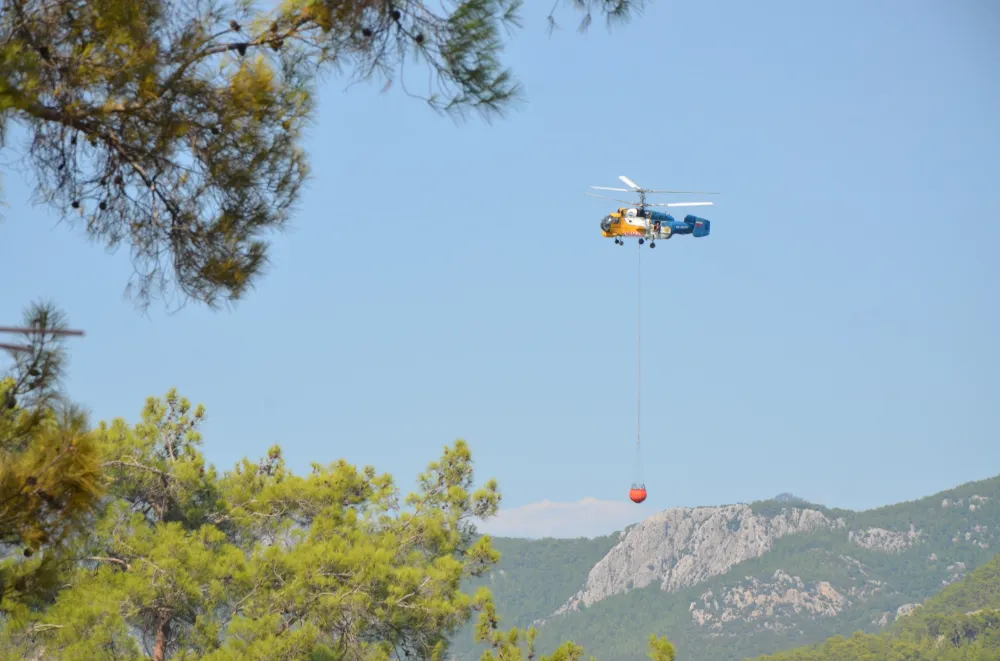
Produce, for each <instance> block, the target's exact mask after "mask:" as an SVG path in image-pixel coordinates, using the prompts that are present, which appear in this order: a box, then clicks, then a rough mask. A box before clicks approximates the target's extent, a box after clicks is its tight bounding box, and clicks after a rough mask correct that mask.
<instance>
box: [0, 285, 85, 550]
mask: <svg viewBox="0 0 1000 661" xmlns="http://www.w3.org/2000/svg"><path fill="white" fill-rule="evenodd" d="M24 327H25V328H28V329H30V331H29V332H26V333H24V341H25V342H26V346H28V347H29V348H30V350H29V351H25V352H17V353H16V354H15V356H16V357H15V358H14V361H13V368H12V369H11V370H10V372H9V373H8V374H7V375H6V376H4V377H2V378H0V544H3V545H20V546H25V547H27V550H26V551H25V553H26V555H29V556H30V555H31V553H33V552H35V551H37V550H38V549H39V548H41V547H42V546H44V545H47V544H58V543H59V541H60V540H63V539H65V538H66V537H67V535H69V534H71V533H72V532H74V531H76V530H77V529H78V528H79V526H80V525H81V524H82V523H83V521H84V520H85V518H86V516H87V515H88V514H89V513H90V512H91V510H92V507H93V506H94V505H95V504H96V502H97V499H98V498H99V497H100V493H101V492H100V464H99V458H98V454H97V447H96V444H95V443H94V440H93V437H92V434H91V433H90V431H89V428H88V423H87V417H86V415H85V414H84V413H83V412H82V411H81V410H80V409H79V408H77V407H76V406H74V405H73V404H71V403H69V402H68V401H67V400H66V399H65V398H64V397H63V395H62V394H61V392H60V380H61V377H62V375H63V371H64V367H65V362H66V352H65V347H64V346H63V343H62V338H61V337H60V336H58V335H55V334H53V332H52V331H57V330H61V329H64V328H65V321H64V316H63V315H62V313H60V312H59V311H58V310H57V309H55V308H54V307H52V306H51V305H45V304H35V305H32V306H30V307H29V308H28V310H27V311H26V312H25V319H24Z"/></svg>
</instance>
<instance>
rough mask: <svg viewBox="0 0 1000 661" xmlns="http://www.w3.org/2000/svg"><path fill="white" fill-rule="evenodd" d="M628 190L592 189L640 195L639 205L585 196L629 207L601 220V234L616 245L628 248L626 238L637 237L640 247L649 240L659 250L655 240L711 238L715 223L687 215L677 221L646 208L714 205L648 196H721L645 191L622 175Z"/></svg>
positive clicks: (651, 245)
mask: <svg viewBox="0 0 1000 661" xmlns="http://www.w3.org/2000/svg"><path fill="white" fill-rule="evenodd" d="M618 178H619V179H620V180H621V181H622V182H623V183H624V184H625V185H626V186H628V188H611V187H608V186H591V188H593V189H595V190H610V191H619V192H623V193H638V195H639V202H638V203H636V202H634V201H630V200H619V199H617V198H612V197H605V196H604V195H597V194H595V193H586V194H587V195H590V196H592V197H599V198H602V199H605V200H614V201H615V202H623V203H625V204H627V205H629V206H627V207H619V208H618V210H617V211H613V212H611V213H609V214H608V215H606V216H605V217H604V218H602V219H601V234H603V235H604V236H605V237H607V238H614V240H615V243H616V244H618V245H620V246H623V245H625V237H630V236H631V237H638V239H639V245H642V244H643V243H645V242H646V239H649V247H650V248H655V247H656V239H662V240H664V241H666V240H668V239H670V238H671V237H672V236H673V235H674V234H691V235H693V236H694V237H695V238H699V239H700V238H702V237H705V236H708V235H709V232H711V229H712V223H711V222H710V221H708V220H706V219H704V218H699V217H698V216H695V215H692V214H688V215H687V216H685V217H684V220H676V219H675V218H674V217H673V216H671V215H670V214H669V213H663V212H661V211H651V210H648V209H647V208H646V207H704V206H712V203H711V202H646V195H648V194H651V193H675V194H696V195H718V193H708V192H703V191H702V192H699V191H672V190H651V189H648V188H642V187H641V186H639V185H637V184H636V183H635V182H634V181H632V180H631V179H629V178H628V177H626V176H624V175H622V176H619V177H618Z"/></svg>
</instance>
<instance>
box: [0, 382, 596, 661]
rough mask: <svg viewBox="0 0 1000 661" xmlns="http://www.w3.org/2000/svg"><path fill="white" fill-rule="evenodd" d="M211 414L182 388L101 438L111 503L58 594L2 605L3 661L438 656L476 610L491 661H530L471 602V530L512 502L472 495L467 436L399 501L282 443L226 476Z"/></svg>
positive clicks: (563, 659) (391, 489)
mask: <svg viewBox="0 0 1000 661" xmlns="http://www.w3.org/2000/svg"><path fill="white" fill-rule="evenodd" d="M204 418H205V410H204V408H203V407H200V406H199V407H193V406H192V405H191V404H190V402H188V401H187V400H185V399H184V398H182V397H180V396H179V395H178V394H177V393H176V392H175V391H170V392H169V393H167V395H166V396H165V397H164V398H150V399H149V400H148V401H147V403H146V406H145V408H144V410H143V413H142V418H141V420H140V421H139V422H138V423H136V424H132V425H130V424H127V423H126V422H125V421H124V420H121V419H117V420H114V421H112V422H110V423H103V422H102V423H101V424H100V425H99V426H98V427H97V428H96V429H95V430H94V432H93V437H94V439H95V443H96V445H97V446H98V450H99V452H100V456H101V457H102V458H103V467H104V469H105V471H106V473H105V477H106V489H107V494H108V497H107V498H105V499H104V500H103V502H102V503H101V506H100V508H99V511H98V515H97V519H96V521H95V523H94V524H93V525H92V526H91V527H90V528H89V530H88V531H87V532H86V533H85V534H81V535H79V536H78V537H77V539H76V542H75V544H74V546H73V549H72V550H73V553H74V554H75V555H74V559H75V565H74V566H73V567H71V568H69V569H68V570H67V571H66V573H65V574H64V575H63V579H62V581H63V583H64V588H63V589H62V590H61V591H59V592H58V594H57V595H55V597H54V598H53V599H51V600H49V603H46V604H42V607H36V608H32V609H29V608H19V609H8V614H7V624H6V626H5V627H2V629H0V650H3V653H4V654H6V655H7V657H5V658H44V659H52V660H60V661H61V660H64V659H65V660H69V659H140V658H152V659H155V660H156V661H165V660H166V659H199V660H201V661H230V660H231V661H237V660H238V659H240V660H242V659H251V660H252V659H258V660H260V661H264V660H267V661H282V660H292V659H295V660H301V659H330V660H333V659H343V660H347V659H351V660H358V661H368V660H371V661H376V660H379V661H382V660H388V659H404V658H406V659H428V660H436V661H443V660H444V658H445V653H446V652H447V649H448V642H449V640H450V638H451V636H453V635H454V634H455V632H457V631H459V629H460V628H461V627H462V625H464V624H465V622H466V621H468V620H469V619H470V618H471V617H473V616H474V615H475V614H476V613H477V612H478V613H480V616H479V627H478V631H477V634H478V638H479V639H480V640H481V641H482V642H484V643H485V644H486V646H487V649H486V651H485V652H484V656H483V658H484V659H493V660H497V661H499V660H500V659H504V660H506V661H515V660H517V659H525V660H527V659H533V658H536V657H535V656H534V651H533V649H531V646H532V640H533V637H534V635H535V634H534V631H533V630H528V631H521V630H519V629H516V628H514V629H511V630H509V631H503V630H501V629H500V626H499V624H500V618H499V616H498V615H497V613H496V609H495V607H494V605H493V601H492V597H491V595H490V593H489V590H487V589H485V588H481V589H480V590H479V591H478V592H476V593H475V594H469V593H467V592H465V591H463V589H462V584H463V582H464V581H465V580H466V579H468V578H469V577H473V576H477V575H481V574H482V573H483V572H485V571H486V570H488V569H489V568H490V567H492V566H493V565H494V564H495V563H496V562H497V561H498V559H499V554H498V553H497V552H496V550H495V549H493V547H492V544H491V539H490V537H489V536H481V535H479V534H478V532H477V531H476V528H475V525H474V523H473V521H474V520H475V519H485V518H489V517H490V516H492V515H494V514H495V513H496V510H497V507H498V505H499V502H500V498H501V497H500V493H499V491H498V489H497V485H496V483H495V482H494V481H493V480H489V481H487V482H486V484H485V485H483V486H482V487H481V488H478V489H476V488H474V485H473V469H472V460H471V454H470V451H469V448H468V446H467V445H466V443H465V442H464V441H457V442H456V443H455V444H454V445H452V446H449V447H446V448H445V450H444V453H443V456H442V457H441V458H440V460H438V461H436V462H433V463H431V464H430V466H429V467H428V469H427V470H426V471H425V472H424V473H423V474H422V475H421V476H420V478H419V488H418V489H417V491H416V492H415V493H412V494H410V495H409V496H408V497H407V498H405V499H402V498H401V496H400V494H399V492H398V489H397V488H396V486H395V484H394V482H393V480H392V478H391V477H390V476H388V475H384V474H383V475H379V474H376V472H375V470H374V469H373V468H371V467H367V468H365V469H363V470H359V469H357V468H356V467H354V466H352V465H350V464H348V463H347V462H346V461H344V460H340V461H337V462H334V463H333V464H331V465H319V464H313V465H312V467H311V470H310V471H309V472H308V473H307V474H305V475H297V474H295V473H293V472H292V471H291V470H289V468H288V467H287V466H286V464H285V461H284V458H283V456H282V452H281V450H280V448H278V447H277V446H275V447H272V448H271V449H270V450H269V451H268V454H267V456H266V457H264V458H263V459H261V460H260V461H257V462H253V461H250V460H248V459H244V460H243V461H241V462H240V463H239V464H238V465H237V466H236V467H235V468H234V469H233V470H231V471H228V472H225V473H220V472H218V471H217V470H216V469H215V468H214V467H212V466H211V465H209V464H208V463H207V462H206V461H205V458H204V456H203V454H202V452H201V443H202V437H201V433H200V431H199V427H200V424H201V422H202V421H203V420H204ZM525 644H527V646H528V649H527V651H525V649H524V645H525ZM582 652H583V651H582V649H581V648H579V646H577V645H574V644H572V643H565V644H563V645H562V646H561V647H559V648H558V649H557V650H556V651H555V652H553V654H552V655H550V656H548V657H541V658H542V659H544V660H547V661H571V660H575V659H580V658H582V657H581V655H582Z"/></svg>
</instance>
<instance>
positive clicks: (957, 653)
mask: <svg viewBox="0 0 1000 661" xmlns="http://www.w3.org/2000/svg"><path fill="white" fill-rule="evenodd" d="M842 659H851V660H852V661H972V660H973V659H975V660H976V661H997V660H998V659H1000V555H996V556H994V558H993V559H992V560H991V561H990V562H988V563H987V564H986V565H984V566H982V567H980V568H979V569H977V570H976V571H974V572H972V573H971V574H969V575H968V576H966V577H965V578H964V579H963V580H962V581H961V582H959V583H956V584H953V585H950V586H948V587H947V588H945V589H944V590H942V591H941V593H940V594H938V595H937V596H935V597H932V598H931V599H930V600H928V601H927V602H926V603H925V604H923V605H922V606H920V607H918V608H916V609H915V610H914V611H913V612H912V614H909V615H906V616H905V617H901V618H900V619H899V620H898V621H897V622H896V624H894V625H893V626H892V627H891V628H890V629H889V630H887V631H885V632H884V633H881V634H874V635H873V634H865V633H862V632H857V633H855V634H854V635H852V636H850V637H843V636H837V637H834V638H831V639H829V640H827V641H825V642H824V643H822V644H820V645H816V646H811V647H806V648H800V649H795V650H790V651H787V652H781V653H778V654H774V655H771V656H761V657H759V658H758V659H757V660H756V661H841V660H842Z"/></svg>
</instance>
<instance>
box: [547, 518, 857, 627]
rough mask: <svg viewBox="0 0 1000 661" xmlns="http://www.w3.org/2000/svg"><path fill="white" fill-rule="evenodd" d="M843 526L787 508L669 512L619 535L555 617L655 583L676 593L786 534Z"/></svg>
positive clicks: (752, 555)
mask: <svg viewBox="0 0 1000 661" xmlns="http://www.w3.org/2000/svg"><path fill="white" fill-rule="evenodd" d="M844 525H845V523H844V520H843V519H830V518H827V517H826V516H825V515H824V514H822V513H821V512H819V511H817V510H813V509H800V508H791V509H785V510H784V511H782V512H781V513H780V514H778V515H777V516H765V515H760V514H755V513H754V512H753V510H752V509H751V508H750V506H749V505H729V506H724V507H695V508H686V507H682V508H675V509H669V510H666V511H664V512H661V513H659V514H656V515H654V516H651V517H650V518H648V519H646V520H645V521H643V522H642V523H641V524H639V525H637V526H635V527H633V528H631V529H630V530H628V531H627V532H625V533H623V535H622V540H621V541H620V542H619V543H618V544H617V545H616V546H615V547H614V548H613V549H611V551H610V552H609V553H608V554H607V555H606V556H605V557H604V558H602V559H601V561H600V562H598V563H597V564H596V565H595V566H594V568H593V569H592V570H591V571H590V575H589V576H588V577H587V583H586V585H584V587H583V588H582V589H581V590H580V591H579V592H578V593H576V594H575V595H573V596H572V597H571V598H570V599H569V600H568V601H567V602H566V603H565V604H564V605H563V606H562V607H561V608H560V609H559V610H557V611H556V613H555V614H557V615H558V614H561V613H565V612H568V611H574V610H578V609H579V607H580V605H581V604H582V605H583V606H590V605H592V604H594V603H596V602H598V601H600V600H602V599H606V598H608V597H610V596H612V595H616V594H621V593H624V592H628V591H629V590H631V589H634V588H644V587H646V586H647V585H649V584H651V583H655V582H658V583H659V585H660V589H661V590H664V591H667V592H676V591H677V590H680V589H682V588H687V587H691V586H693V585H697V584H698V583H701V582H702V581H704V580H706V579H707V578H710V577H712V576H721V575H722V574H725V573H726V572H728V571H729V570H730V569H732V568H733V567H734V566H735V565H738V564H740V563H741V562H744V561H746V560H749V559H751V558H756V557H759V556H761V555H763V554H765V553H767V552H768V551H770V550H771V548H773V546H774V542H775V541H776V540H778V539H781V538H782V537H785V536H786V535H794V534H797V533H802V532H811V531H814V530H819V529H837V528H843V527H844Z"/></svg>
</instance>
